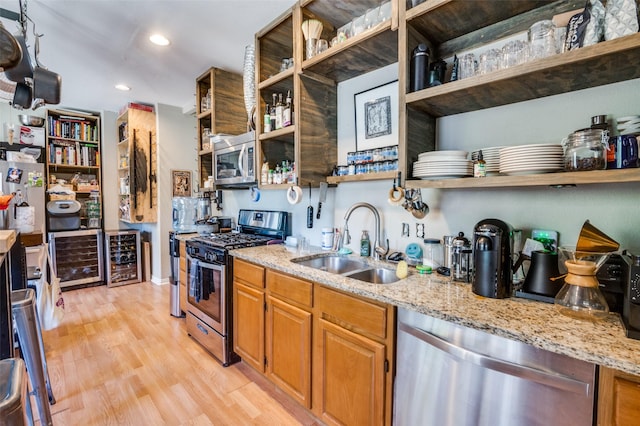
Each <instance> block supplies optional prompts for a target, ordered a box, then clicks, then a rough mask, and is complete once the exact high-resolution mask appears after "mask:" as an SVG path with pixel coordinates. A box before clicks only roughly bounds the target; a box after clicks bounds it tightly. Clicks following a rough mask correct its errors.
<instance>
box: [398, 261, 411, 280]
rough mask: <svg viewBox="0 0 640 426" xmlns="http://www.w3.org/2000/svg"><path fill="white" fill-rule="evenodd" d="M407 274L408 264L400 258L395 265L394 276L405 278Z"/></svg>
mask: <svg viewBox="0 0 640 426" xmlns="http://www.w3.org/2000/svg"><path fill="white" fill-rule="evenodd" d="M407 275H409V265H407V262H405V261H404V260H401V261H400V262H398V266H397V267H396V277H398V278H400V279H403V278H407Z"/></svg>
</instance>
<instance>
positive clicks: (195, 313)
mask: <svg viewBox="0 0 640 426" xmlns="http://www.w3.org/2000/svg"><path fill="white" fill-rule="evenodd" d="M287 235H291V218H290V213H287V212H279V211H266V210H240V213H239V215H238V232H231V233H219V234H210V235H206V236H200V237H196V238H192V239H190V240H187V242H186V248H187V273H188V275H189V276H188V280H187V285H188V297H187V314H186V317H187V333H188V334H189V335H190V336H191V337H192V338H194V339H195V340H196V341H198V342H199V343H200V344H201V345H202V346H204V347H205V348H206V349H207V350H208V351H209V352H211V354H213V356H214V357H216V358H217V359H218V360H220V362H222V365H223V366H228V365H230V364H232V363H234V362H236V361H238V360H239V359H240V358H239V356H238V355H237V354H235V353H234V352H233V329H232V323H233V312H232V307H233V302H232V279H233V259H232V257H231V256H230V255H229V250H232V249H240V248H245V247H253V246H261V245H266V244H270V243H280V242H282V241H283V240H284V239H285V238H286V237H287Z"/></svg>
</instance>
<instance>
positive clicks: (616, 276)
mask: <svg viewBox="0 0 640 426" xmlns="http://www.w3.org/2000/svg"><path fill="white" fill-rule="evenodd" d="M630 260H631V258H630V256H628V255H626V254H612V255H611V256H609V258H608V259H607V261H606V262H605V264H604V265H602V267H601V268H600V269H599V270H598V273H597V274H596V278H597V279H598V283H599V287H600V291H601V292H602V295H603V296H604V298H605V300H606V301H607V305H609V311H611V312H617V313H619V314H620V315H622V310H623V305H624V292H625V289H626V287H627V284H628V283H629V264H630Z"/></svg>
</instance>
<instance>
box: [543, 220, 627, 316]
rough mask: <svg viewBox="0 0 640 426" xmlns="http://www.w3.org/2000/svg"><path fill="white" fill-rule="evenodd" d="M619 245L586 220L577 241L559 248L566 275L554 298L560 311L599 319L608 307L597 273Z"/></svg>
mask: <svg viewBox="0 0 640 426" xmlns="http://www.w3.org/2000/svg"><path fill="white" fill-rule="evenodd" d="M619 247H620V244H618V243H617V242H616V241H614V240H613V239H611V238H610V237H608V236H607V235H605V234H604V233H602V232H601V231H599V230H598V229H597V228H596V227H594V226H593V225H591V223H589V221H588V220H587V221H585V223H584V225H583V226H582V230H581V231H580V236H579V237H578V244H577V245H576V246H575V247H573V246H561V247H558V250H559V252H560V255H561V256H562V257H563V258H564V259H565V260H564V265H565V266H566V267H567V275H566V276H565V277H564V282H565V284H564V285H563V286H562V288H561V289H560V291H559V292H558V294H557V295H556V297H555V299H554V303H555V305H556V306H557V308H558V310H559V311H560V313H561V314H563V315H566V316H569V317H573V318H578V319H601V318H604V317H606V316H607V315H608V313H609V306H608V305H607V301H606V300H605V298H604V296H603V294H602V292H601V291H600V288H599V282H598V279H597V278H596V274H597V272H598V270H599V269H600V267H601V266H602V265H603V264H604V263H605V262H606V261H607V259H608V258H609V256H610V255H611V254H612V253H613V252H614V251H616V250H618V248H619Z"/></svg>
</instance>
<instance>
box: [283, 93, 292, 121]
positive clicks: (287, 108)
mask: <svg viewBox="0 0 640 426" xmlns="http://www.w3.org/2000/svg"><path fill="white" fill-rule="evenodd" d="M291 117H292V115H291V90H287V99H286V102H285V104H284V109H283V110H282V127H287V126H291V124H292V122H291Z"/></svg>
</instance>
